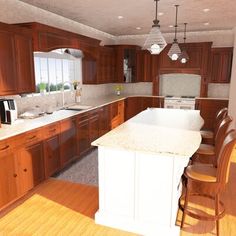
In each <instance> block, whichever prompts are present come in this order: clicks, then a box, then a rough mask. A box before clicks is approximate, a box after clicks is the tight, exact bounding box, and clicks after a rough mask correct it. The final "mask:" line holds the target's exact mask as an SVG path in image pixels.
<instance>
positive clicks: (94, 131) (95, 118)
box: [89, 112, 99, 143]
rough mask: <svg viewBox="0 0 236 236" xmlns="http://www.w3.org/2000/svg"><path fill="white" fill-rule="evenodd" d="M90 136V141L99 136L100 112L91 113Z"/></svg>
mask: <svg viewBox="0 0 236 236" xmlns="http://www.w3.org/2000/svg"><path fill="white" fill-rule="evenodd" d="M89 137H90V143H92V142H93V141H94V140H96V139H98V138H99V114H98V112H96V114H93V115H91V117H90V118H89Z"/></svg>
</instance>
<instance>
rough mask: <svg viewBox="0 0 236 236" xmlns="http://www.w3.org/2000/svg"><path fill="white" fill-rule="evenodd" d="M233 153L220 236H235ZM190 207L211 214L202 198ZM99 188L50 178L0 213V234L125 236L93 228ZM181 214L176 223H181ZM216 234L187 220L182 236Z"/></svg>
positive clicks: (210, 225)
mask: <svg viewBox="0 0 236 236" xmlns="http://www.w3.org/2000/svg"><path fill="white" fill-rule="evenodd" d="M235 185H236V152H235V153H234V157H233V161H232V164H231V169H230V177H229V183H228V185H227V188H226V191H225V193H224V194H223V195H222V200H223V202H224V203H225V207H226V215H225V217H224V218H223V219H222V220H221V221H220V232H221V236H234V235H236V203H235V199H236V188H235ZM192 204H193V206H196V205H198V206H200V208H201V209H204V210H207V211H208V212H212V206H211V205H210V203H207V208H206V207H205V206H206V201H205V200H203V199H194V200H193V201H192ZM97 209H98V189H97V187H94V186H87V185H81V184H76V183H71V182H67V181H62V180H55V179H49V180H48V181H46V182H44V183H43V184H41V185H39V186H38V187H37V188H36V189H35V190H34V191H32V192H31V193H29V194H28V195H27V196H26V197H25V198H24V199H21V200H20V201H18V202H16V203H15V204H14V205H12V206H11V208H8V210H6V211H4V212H2V213H1V214H0V217H1V218H0V235H14V236H15V235H21V236H22V235H23V236H24V235H27V236H28V235H50V236H51V235H85V236H87V235H88V236H93V235H95V236H97V235H98V236H99V235H101V236H103V235H107V236H109V235H111V236H116V235H120V236H126V235H127V236H128V235H134V234H131V233H127V232H124V231H119V230H115V229H111V228H108V227H103V226H100V225H96V224H95V222H94V213H95V212H96V211H97ZM180 219H181V212H179V214H178V220H177V224H180ZM194 235H202V236H212V235H215V224H214V222H209V221H208V222H206V221H198V220H195V219H193V218H191V217H188V216H187V217H186V224H185V227H184V228H183V230H182V231H181V236H194Z"/></svg>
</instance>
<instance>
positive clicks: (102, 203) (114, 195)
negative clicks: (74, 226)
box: [95, 146, 189, 236]
mask: <svg viewBox="0 0 236 236" xmlns="http://www.w3.org/2000/svg"><path fill="white" fill-rule="evenodd" d="M98 157H99V159H98V160H99V210H98V212H97V213H96V215H95V222H96V223H98V224H102V225H106V226H110V227H114V228H118V229H123V230H126V231H130V232H134V233H138V234H141V235H160V236H172V235H173V236H175V235H179V234H180V228H179V227H178V226H176V225H175V222H176V216H177V210H178V199H179V196H180V192H181V185H180V178H181V175H182V173H183V170H184V167H185V166H187V164H188V161H189V158H188V157H186V156H185V157H184V156H183V157H181V156H179V155H178V157H177V158H176V157H174V156H173V155H172V156H171V155H166V156H165V155H158V154H150V153H142V152H136V151H127V150H122V149H117V148H110V147H102V146H99V147H98Z"/></svg>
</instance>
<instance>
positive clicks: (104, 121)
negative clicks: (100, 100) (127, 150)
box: [99, 105, 111, 136]
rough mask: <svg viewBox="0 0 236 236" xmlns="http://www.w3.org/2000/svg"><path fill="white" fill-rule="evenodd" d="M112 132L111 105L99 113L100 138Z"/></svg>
mask: <svg viewBox="0 0 236 236" xmlns="http://www.w3.org/2000/svg"><path fill="white" fill-rule="evenodd" d="M110 130H111V109H110V105H107V106H104V107H102V108H101V109H100V111H99V133H100V134H99V136H102V135H104V134H106V133H107V132H109V131H110Z"/></svg>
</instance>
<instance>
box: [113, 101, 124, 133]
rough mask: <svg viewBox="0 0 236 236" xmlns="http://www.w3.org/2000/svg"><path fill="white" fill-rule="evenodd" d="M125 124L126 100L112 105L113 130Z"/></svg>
mask: <svg viewBox="0 0 236 236" xmlns="http://www.w3.org/2000/svg"><path fill="white" fill-rule="evenodd" d="M122 123H124V100H121V101H118V102H114V103H112V104H111V129H114V128H116V127H117V126H119V125H121V124H122Z"/></svg>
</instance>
